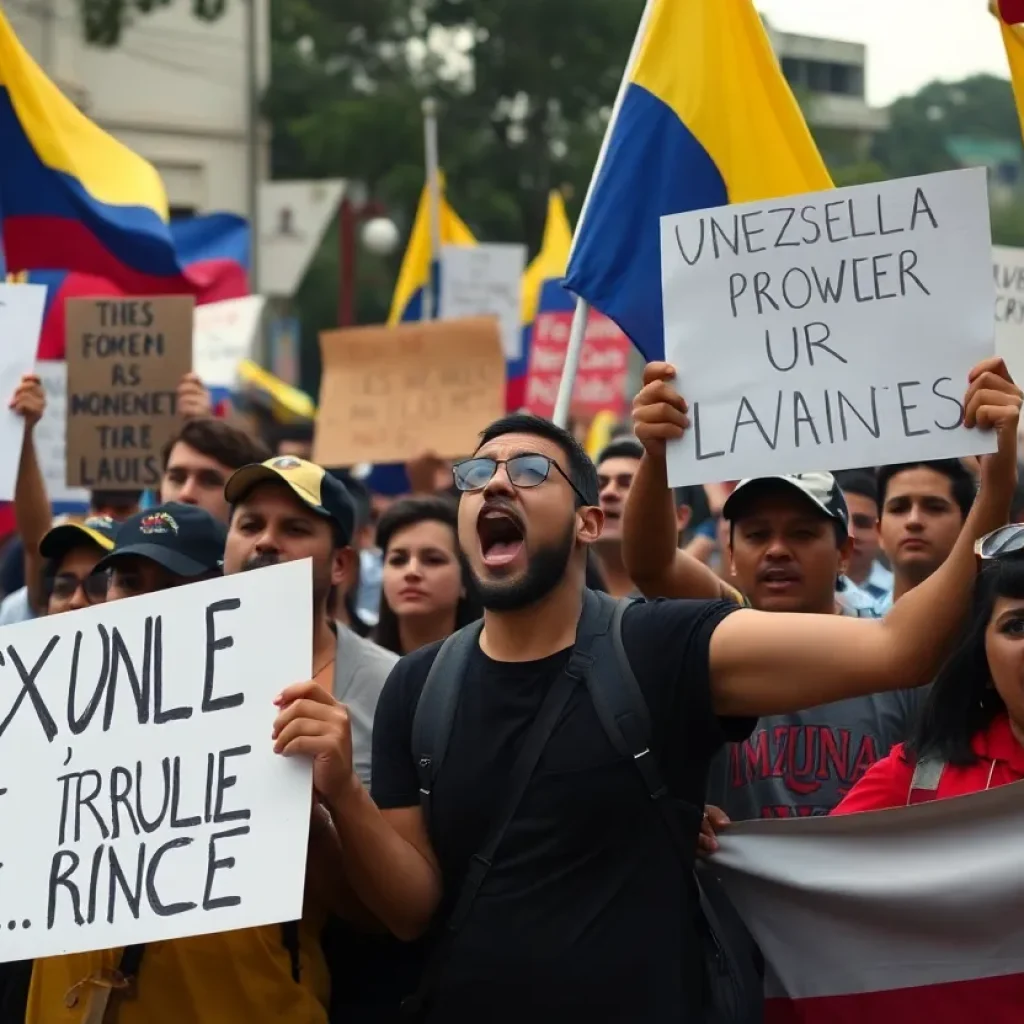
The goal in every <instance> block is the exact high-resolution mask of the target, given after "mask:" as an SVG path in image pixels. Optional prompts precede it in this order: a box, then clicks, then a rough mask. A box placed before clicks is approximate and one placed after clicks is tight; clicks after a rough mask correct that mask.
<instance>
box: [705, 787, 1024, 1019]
mask: <svg viewBox="0 0 1024 1024" xmlns="http://www.w3.org/2000/svg"><path fill="white" fill-rule="evenodd" d="M1022 834H1024V783H1015V784H1013V785H1008V786H1000V787H998V788H996V789H991V790H988V791H987V792H982V793H976V794H973V795H971V796H963V797H955V798H953V799H949V800H938V801H935V802H932V803H923V804H916V805H914V806H912V807H901V808H898V809H896V810H885V811H875V812H870V813H867V814H850V815H840V816H836V817H827V818H789V819H785V820H770V819H766V820H760V821H749V822H738V823H736V824H733V825H730V826H729V828H728V829H726V830H725V831H723V832H722V833H721V835H720V836H719V852H718V853H716V854H715V855H714V856H713V857H712V858H711V861H710V864H711V866H712V867H714V868H715V870H716V871H717V873H718V875H719V877H720V878H721V880H722V882H723V884H724V885H725V888H726V891H727V892H728V894H729V897H730V899H731V900H732V902H733V904H734V905H735V907H736V909H737V910H738V911H739V913H740V914H741V916H742V917H743V919H744V921H745V922H746V924H747V927H748V928H750V931H751V933H752V934H753V936H754V938H755V939H756V940H757V942H758V944H759V945H760V946H761V950H762V952H763V953H764V956H765V961H766V965H767V971H766V993H765V994H766V996H767V997H768V1001H767V1004H766V1008H765V1022H766V1024H864V1022H865V1021H874V1022H877V1024H889V1022H890V1021H929V1022H931V1024H963V1022H964V1021H971V1020H977V1021H984V1022H985V1024H1011V1022H1015V1021H1017V1020H1019V1019H1020V1007H1022V1006H1024V868H1022V861H1021V856H1020V837H1021V835H1022ZM1011 1006H1012V1007H1014V1009H1013V1010H1012V1012H1010V1013H1009V1014H1007V1013H1003V1014H999V1013H993V1012H989V1008H991V1007H1011Z"/></svg>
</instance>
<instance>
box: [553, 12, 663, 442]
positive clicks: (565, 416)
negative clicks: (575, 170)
mask: <svg viewBox="0 0 1024 1024" xmlns="http://www.w3.org/2000/svg"><path fill="white" fill-rule="evenodd" d="M658 2H659V0H647V2H646V3H645V4H644V11H643V14H642V15H641V16H640V24H639V25H638V26H637V30H636V35H635V36H634V37H633V46H632V48H631V49H630V51H629V60H627V61H626V68H625V70H624V71H623V72H622V81H621V82H620V83H619V91H618V93H617V94H616V96H615V104H614V106H613V107H612V113H611V117H609V118H608V127H607V128H606V129H605V132H604V139H602V140H601V150H600V152H599V153H598V156H597V163H596V164H595V165H594V173H593V174H592V175H591V176H590V184H589V185H588V186H587V194H586V197H585V198H584V200H583V209H582V210H580V219H579V220H578V221H577V222H576V231H575V232H574V233H573V236H572V248H571V249H570V250H569V262H570V263H571V262H572V254H573V252H574V251H575V249H576V239H578V238H579V237H580V230H581V229H582V227H583V221H584V220H585V218H586V216H587V208H588V207H589V206H590V197H591V196H592V195H593V192H594V185H595V184H596V183H597V179H598V176H599V175H600V173H601V166H602V164H603V163H604V159H605V155H606V154H607V152H608V145H609V143H610V142H611V138H612V132H613V131H614V130H615V122H616V120H617V119H618V116H619V111H620V110H621V109H622V103H623V100H624V99H625V98H626V90H627V89H628V88H629V81H630V76H631V75H632V74H633V68H634V66H635V65H636V62H637V58H638V57H639V56H640V47H641V45H642V43H643V38H644V30H645V29H646V28H647V23H648V21H649V20H650V18H651V15H652V14H653V13H654V8H655V5H656V4H657V3H658ZM589 314H590V306H589V305H588V304H587V303H586V302H584V301H583V299H577V300H576V312H575V313H574V314H573V318H572V328H571V329H570V331H569V344H568V346H567V347H566V351H565V366H564V367H563V368H562V379H561V380H560V381H559V384H558V398H557V399H556V401H555V412H554V417H553V419H554V422H555V423H557V424H558V425H559V426H560V427H567V426H568V425H569V409H570V406H571V403H572V392H573V388H574V387H575V386H576V373H577V371H578V370H579V367H580V356H581V355H582V354H583V342H584V340H585V338H586V334H587V317H588V315H589Z"/></svg>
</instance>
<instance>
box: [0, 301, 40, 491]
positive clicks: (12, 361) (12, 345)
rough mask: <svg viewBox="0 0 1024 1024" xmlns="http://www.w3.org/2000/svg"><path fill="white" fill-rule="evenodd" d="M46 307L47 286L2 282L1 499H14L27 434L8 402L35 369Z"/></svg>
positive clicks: (0, 377)
mask: <svg viewBox="0 0 1024 1024" xmlns="http://www.w3.org/2000/svg"><path fill="white" fill-rule="evenodd" d="M45 307H46V286H45V285H41V284H0V340H2V342H3V344H2V345H0V396H2V405H0V408H2V410H3V411H2V412H0V501H10V500H12V499H13V498H14V485H15V483H16V482H17V479H18V464H19V463H20V462H21V441H22V438H23V437H24V436H25V421H24V420H23V419H22V418H21V417H20V416H19V415H18V414H17V413H16V412H12V411H11V410H10V409H9V408H8V407H7V405H8V402H10V400H11V396H12V395H13V394H14V391H15V389H16V388H17V386H18V384H19V382H20V381H21V377H22V375H23V374H26V373H31V372H32V366H33V363H34V362H35V359H36V351H37V350H38V348H39V334H40V332H41V331H42V329H43V313H44V311H45Z"/></svg>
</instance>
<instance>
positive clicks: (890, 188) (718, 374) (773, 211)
mask: <svg viewBox="0 0 1024 1024" xmlns="http://www.w3.org/2000/svg"><path fill="white" fill-rule="evenodd" d="M985 174H986V172H985V170H984V168H971V169H968V170H962V171H949V172H945V173H941V174H932V175H925V176H922V177H917V178H905V179H902V180H898V181H888V182H882V183H879V184H873V185H858V186H856V187H853V188H846V189H836V190H833V191H831V192H818V193H813V194H809V195H803V196H794V197H790V198H787V199H775V200H769V201H767V202H758V203H745V204H739V205H736V206H729V207H723V208H721V209H716V210H701V211H696V212H694V213H687V214H679V215H675V216H670V217H663V218H662V220H661V262H662V267H661V269H662V296H663V304H664V316H665V353H666V358H667V359H668V360H669V362H671V363H673V364H674V365H675V366H676V368H677V369H678V371H679V381H678V384H679V388H680V390H681V391H682V393H683V394H684V396H685V397H686V399H687V400H688V402H689V404H690V419H691V423H692V427H691V429H690V430H689V431H688V432H687V433H686V435H685V436H684V438H683V439H682V440H681V441H679V442H677V443H673V444H671V445H670V446H669V452H668V463H669V481H670V483H671V484H673V485H676V486H677V485H681V484H699V483H710V482H714V481H717V480H735V479H741V478H744V477H749V476H763V475H765V474H770V473H799V472H807V471H811V470H822V469H845V468H850V467H854V466H876V465H885V464H889V463H894V462H904V461H908V460H913V459H936V458H951V457H955V456H964V455H976V454H982V453H984V452H991V451H994V450H995V438H994V436H993V435H991V434H987V435H986V434H981V433H980V432H978V431H968V430H966V429H965V428H964V427H963V426H962V416H963V410H962V406H961V402H962V399H963V395H964V392H965V390H966V387H967V374H968V371H969V370H970V368H971V367H972V366H973V365H974V364H975V363H977V362H978V361H979V360H981V359H983V358H985V357H986V356H991V355H992V354H993V352H994V340H993V335H994V327H993V322H992V304H993V299H994V288H993V283H992V269H991V267H992V264H991V237H990V230H989V219H988V194H987V189H986V180H985Z"/></svg>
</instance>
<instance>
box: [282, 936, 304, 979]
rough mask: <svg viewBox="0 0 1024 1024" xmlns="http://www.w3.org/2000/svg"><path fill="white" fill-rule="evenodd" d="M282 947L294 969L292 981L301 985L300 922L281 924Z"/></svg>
mask: <svg viewBox="0 0 1024 1024" xmlns="http://www.w3.org/2000/svg"><path fill="white" fill-rule="evenodd" d="M281 945H282V946H284V948H285V950H286V951H287V953H288V959H289V961H290V963H291V969H292V981H294V982H295V984H296V985H298V984H299V981H300V979H301V970H302V969H301V965H300V962H299V922H298V921H282V922H281Z"/></svg>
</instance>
